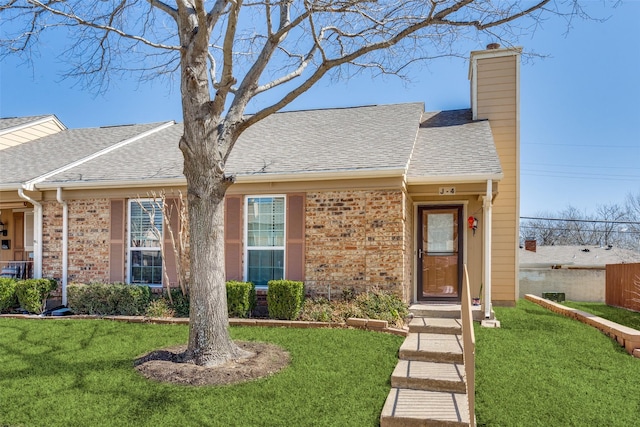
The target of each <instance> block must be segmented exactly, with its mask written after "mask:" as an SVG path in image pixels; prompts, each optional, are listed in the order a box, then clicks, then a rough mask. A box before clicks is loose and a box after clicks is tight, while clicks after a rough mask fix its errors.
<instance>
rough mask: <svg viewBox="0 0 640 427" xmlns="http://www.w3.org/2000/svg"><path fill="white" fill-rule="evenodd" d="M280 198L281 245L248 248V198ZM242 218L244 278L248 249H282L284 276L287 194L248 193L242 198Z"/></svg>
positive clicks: (247, 270)
mask: <svg viewBox="0 0 640 427" xmlns="http://www.w3.org/2000/svg"><path fill="white" fill-rule="evenodd" d="M277 198H281V199H282V200H283V210H284V212H283V215H284V224H283V230H282V246H251V249H249V199H277ZM244 206H245V209H244V218H243V222H244V223H243V228H244V230H243V234H244V236H243V239H244V244H243V249H244V253H243V257H244V260H245V262H244V280H245V281H248V280H249V251H250V250H258V251H259V250H270V251H271V250H282V278H283V279H284V278H285V275H286V271H287V265H286V263H287V195H286V194H256V195H248V196H245V198H244ZM257 286H258V287H263V286H262V285H257Z"/></svg>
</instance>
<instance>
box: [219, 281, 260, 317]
mask: <svg viewBox="0 0 640 427" xmlns="http://www.w3.org/2000/svg"><path fill="white" fill-rule="evenodd" d="M226 287H227V310H228V312H229V317H249V315H250V314H251V311H252V310H253V308H254V307H255V305H256V288H255V286H254V285H253V283H251V282H238V281H235V280H230V281H228V282H227V283H226Z"/></svg>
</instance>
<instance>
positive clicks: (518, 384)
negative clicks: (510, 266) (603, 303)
mask: <svg viewBox="0 0 640 427" xmlns="http://www.w3.org/2000/svg"><path fill="white" fill-rule="evenodd" d="M495 311H496V317H497V318H498V319H499V320H500V321H501V324H502V327H501V328H500V329H487V328H480V327H479V326H478V327H477V328H476V339H477V343H476V344H477V346H476V416H477V420H478V425H479V426H500V427H508V426H621V427H622V426H624V427H627V426H632V425H638V420H640V381H639V380H638V379H639V378H640V359H638V358H634V357H632V356H630V355H629V354H628V353H626V352H625V351H624V349H622V348H621V347H620V346H619V345H618V344H617V343H615V342H614V341H612V340H611V339H610V338H608V337H606V336H605V335H604V334H602V333H601V332H599V331H597V330H596V329H594V328H592V327H590V326H587V325H585V324H583V323H580V322H578V321H576V320H572V319H569V318H566V317H564V316H560V315H557V314H554V313H552V312H551V311H549V310H546V309H544V308H542V307H540V306H538V305H536V304H533V303H531V302H529V301H525V300H521V301H519V302H518V304H517V307H515V308H499V307H497V308H495Z"/></svg>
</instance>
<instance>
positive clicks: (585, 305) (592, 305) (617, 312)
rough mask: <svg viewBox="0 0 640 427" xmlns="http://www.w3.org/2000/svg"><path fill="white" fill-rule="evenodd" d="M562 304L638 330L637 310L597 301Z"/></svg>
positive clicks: (639, 319) (639, 316) (639, 320)
mask: <svg viewBox="0 0 640 427" xmlns="http://www.w3.org/2000/svg"><path fill="white" fill-rule="evenodd" d="M563 304H564V305H566V306H567V307H571V308H576V309H578V310H582V311H586V312H587V313H591V314H595V315H596V316H598V317H602V318H603V319H607V320H611V321H612V322H616V323H618V324H620V325H624V326H628V327H629V328H633V329H637V330H639V331H640V313H638V312H634V311H629V310H625V309H623V308H617V307H610V306H608V305H606V304H602V303H598V302H575V301H565V302H563Z"/></svg>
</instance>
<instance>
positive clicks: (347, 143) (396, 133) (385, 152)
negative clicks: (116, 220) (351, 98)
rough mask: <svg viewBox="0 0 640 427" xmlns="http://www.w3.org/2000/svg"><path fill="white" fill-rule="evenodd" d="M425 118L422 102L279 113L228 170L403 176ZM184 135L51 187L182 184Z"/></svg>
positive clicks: (157, 139)
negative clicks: (393, 171) (113, 183)
mask: <svg viewBox="0 0 640 427" xmlns="http://www.w3.org/2000/svg"><path fill="white" fill-rule="evenodd" d="M422 111H423V105H422V104H421V103H413V104H396V105H385V106H368V107H354V108H344V109H327V110H309V111H293V112H281V113H276V114H273V115H271V116H269V117H267V118H266V119H264V120H262V121H260V122H258V123H257V124H256V125H254V126H252V127H251V128H249V129H248V130H247V131H246V132H245V133H243V134H242V136H241V137H240V139H239V140H238V141H237V142H236V145H235V147H234V149H233V151H232V153H231V156H230V157H229V160H228V162H227V167H226V170H227V173H229V174H234V175H236V176H257V175H262V176H269V175H271V176H273V175H275V174H278V175H280V174H299V173H309V172H313V173H323V172H340V171H354V170H371V171H377V170H385V169H397V170H399V172H398V176H401V175H402V171H404V169H405V168H406V164H407V161H408V159H409V156H410V154H411V149H412V146H413V141H414V140H415V134H416V129H417V127H418V124H419V121H420V117H421V115H422ZM181 135H182V125H181V124H177V125H175V126H172V127H171V128H168V129H165V130H162V131H160V132H158V133H155V134H153V135H150V136H148V137H146V138H142V139H141V140H139V141H136V142H135V143H134V144H130V145H127V146H126V147H123V148H120V149H118V150H116V151H113V152H111V153H108V154H106V155H103V156H100V158H98V159H95V160H92V161H90V162H87V163H84V164H82V165H80V166H77V167H74V168H73V169H71V170H69V171H67V172H64V173H61V174H58V175H55V176H54V177H52V178H51V179H49V180H47V183H48V184H51V183H53V182H56V183H58V182H60V183H63V182H71V181H78V180H82V181H83V182H98V181H123V180H124V181H126V180H138V181H141V180H146V179H173V178H179V177H183V175H182V167H183V160H182V153H181V152H180V150H179V148H178V142H179V141H180V136H181ZM134 159H135V160H134Z"/></svg>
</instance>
